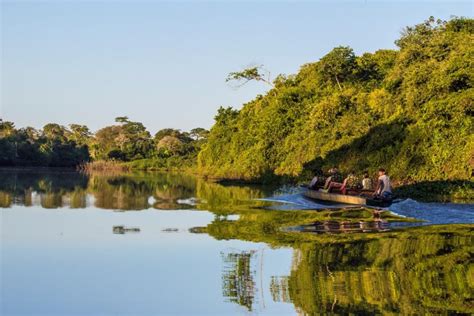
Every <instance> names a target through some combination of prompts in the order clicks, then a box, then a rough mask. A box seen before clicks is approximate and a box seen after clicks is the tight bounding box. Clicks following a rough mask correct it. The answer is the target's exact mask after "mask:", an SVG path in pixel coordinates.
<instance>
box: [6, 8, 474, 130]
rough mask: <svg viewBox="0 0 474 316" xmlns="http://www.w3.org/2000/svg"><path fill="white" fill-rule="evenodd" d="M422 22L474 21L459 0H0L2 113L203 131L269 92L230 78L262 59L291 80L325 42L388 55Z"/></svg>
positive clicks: (31, 121) (28, 119) (21, 119)
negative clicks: (222, 114)
mask: <svg viewBox="0 0 474 316" xmlns="http://www.w3.org/2000/svg"><path fill="white" fill-rule="evenodd" d="M430 15H433V16H435V17H437V18H443V19H448V18H449V17H450V16H452V15H457V16H469V17H472V15H473V2H472V1H465V2H455V1H421V2H412V1H370V0H365V1H364V0H362V1H318V2H316V1H313V2H297V1H286V2H285V1H279V2H270V1H258V2H257V1H246V2H229V1H215V2H202V1H199V2H197V1H195V2H191V1H181V2H161V1H145V2H139V1H101V2H99V1H50V2H43V1H35V2H27V1H2V2H1V49H2V51H1V52H2V54H1V105H0V117H2V118H3V119H5V120H11V121H14V122H15V123H16V125H17V126H18V127H22V126H27V125H29V126H34V127H37V128H39V127H41V126H43V125H44V124H46V123H48V122H57V123H60V124H64V125H67V124H69V123H80V124H86V125H88V126H89V127H90V128H91V129H92V130H97V129H98V128H100V127H103V126H105V125H110V124H112V123H113V121H114V118H115V117H117V116H122V115H127V116H129V117H130V119H132V120H135V121H140V122H143V123H144V124H145V126H147V127H148V128H149V130H150V131H151V132H152V133H154V132H156V131H157V130H159V129H161V128H166V127H174V128H180V129H184V130H188V129H191V128H194V127H198V126H200V127H205V128H209V127H210V126H211V125H212V123H213V117H214V115H215V113H216V110H217V108H218V107H219V106H221V105H223V106H233V107H236V108H240V107H241V106H242V104H243V103H245V102H248V101H250V100H251V99H252V98H253V97H254V96H255V95H256V94H258V93H262V92H264V91H265V89H266V87H265V86H264V85H262V84H259V83H249V84H247V85H246V86H244V87H242V88H240V89H234V88H232V87H230V86H229V85H228V84H227V83H225V78H226V76H227V74H228V73H229V72H231V71H234V70H239V69H241V68H243V67H245V66H248V65H255V64H264V65H265V67H266V68H267V69H269V70H270V71H271V72H272V73H273V74H278V73H285V74H290V73H295V72H297V71H298V69H299V67H300V66H301V65H302V64H305V63H308V62H313V61H317V60H318V59H319V58H321V57H322V56H324V54H326V53H327V52H328V51H330V50H331V49H332V48H333V47H335V46H338V45H349V46H351V47H352V48H353V49H354V50H355V52H356V53H357V54H361V53H363V52H367V51H368V52H373V51H375V50H377V49H381V48H395V45H394V44H393V42H394V40H396V39H397V38H398V37H399V34H400V32H401V30H402V29H403V27H405V26H407V25H414V24H417V23H420V22H422V21H423V20H425V19H427V18H428V17H429V16H430Z"/></svg>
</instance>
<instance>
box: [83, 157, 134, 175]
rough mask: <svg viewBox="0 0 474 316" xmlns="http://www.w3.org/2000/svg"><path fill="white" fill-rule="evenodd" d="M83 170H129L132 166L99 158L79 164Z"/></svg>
mask: <svg viewBox="0 0 474 316" xmlns="http://www.w3.org/2000/svg"><path fill="white" fill-rule="evenodd" d="M78 169H79V170H80V171H83V172H122V171H129V170H130V167H129V166H127V165H126V164H124V163H123V162H119V161H115V160H97V161H92V162H88V163H85V164H82V165H79V166H78Z"/></svg>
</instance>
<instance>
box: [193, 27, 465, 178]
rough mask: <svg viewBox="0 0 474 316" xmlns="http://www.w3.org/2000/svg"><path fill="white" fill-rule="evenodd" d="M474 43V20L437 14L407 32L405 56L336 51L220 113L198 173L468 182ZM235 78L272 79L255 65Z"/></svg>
mask: <svg viewBox="0 0 474 316" xmlns="http://www.w3.org/2000/svg"><path fill="white" fill-rule="evenodd" d="M473 42H474V20H473V19H467V18H454V19H452V20H450V21H449V22H443V21H435V20H434V19H433V18H430V19H429V20H428V21H426V22H425V23H422V24H419V25H416V26H414V27H408V28H406V29H405V30H404V32H403V33H402V35H401V37H400V39H398V40H397V41H396V44H397V45H398V47H399V50H397V51H395V50H379V51H376V52H375V53H365V54H363V55H362V56H356V55H355V54H354V52H353V50H352V49H351V48H349V47H336V48H335V49H333V50H332V51H331V52H329V53H328V54H327V55H326V56H324V57H323V58H321V59H320V60H319V61H318V62H315V63H310V64H306V65H304V66H302V67H301V69H300V71H299V73H297V74H296V75H291V76H279V77H277V78H276V80H274V82H273V85H272V86H273V88H272V89H271V90H270V91H269V92H268V93H267V94H266V95H264V96H262V95H259V96H257V97H256V98H255V99H254V100H253V101H251V102H249V103H247V104H245V105H244V106H243V108H242V109H241V110H235V109H232V108H220V109H219V111H218V113H217V116H216V118H215V120H216V122H215V125H214V126H213V127H212V129H211V131H210V134H209V138H208V142H207V143H206V144H205V145H204V147H203V149H202V150H201V152H200V154H199V157H198V163H199V170H200V171H201V172H202V173H203V174H205V175H208V176H212V177H221V178H230V179H245V180H257V181H261V180H262V179H263V180H264V179H266V178H273V177H274V176H284V177H298V176H303V177H308V176H309V174H310V173H311V172H312V171H313V170H315V169H317V168H328V167H331V166H333V165H337V166H340V168H341V169H342V170H343V171H345V172H347V171H350V170H355V171H356V172H362V171H363V170H370V171H375V169H376V168H378V167H380V166H384V167H386V168H388V169H389V171H390V173H391V175H392V176H393V177H394V178H395V179H398V180H427V181H432V180H446V179H470V177H471V176H472V172H473V165H474V133H473V132H474V124H473V115H474V110H473V109H474V107H473V97H474V90H473V85H472V82H473V76H474V68H473V60H474V45H473V44H472V43H473ZM231 79H243V80H246V81H245V82H247V81H248V80H257V81H264V80H263V77H262V76H260V74H259V73H258V69H257V68H252V69H247V70H245V71H243V72H242V73H232V74H231V75H230V76H229V80H231ZM245 82H244V83H245Z"/></svg>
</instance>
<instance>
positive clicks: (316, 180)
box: [309, 169, 324, 190]
mask: <svg viewBox="0 0 474 316" xmlns="http://www.w3.org/2000/svg"><path fill="white" fill-rule="evenodd" d="M323 185H324V177H323V172H322V170H321V169H318V170H316V171H315V172H314V177H313V179H312V180H311V182H310V184H309V188H310V189H311V190H316V189H318V188H320V187H322V186H323Z"/></svg>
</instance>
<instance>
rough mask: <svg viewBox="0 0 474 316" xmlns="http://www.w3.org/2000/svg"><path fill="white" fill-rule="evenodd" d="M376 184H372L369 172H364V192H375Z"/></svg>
mask: <svg viewBox="0 0 474 316" xmlns="http://www.w3.org/2000/svg"><path fill="white" fill-rule="evenodd" d="M373 190H374V184H373V183H372V179H371V178H370V177H369V172H368V171H366V172H364V178H363V179H362V191H373Z"/></svg>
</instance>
